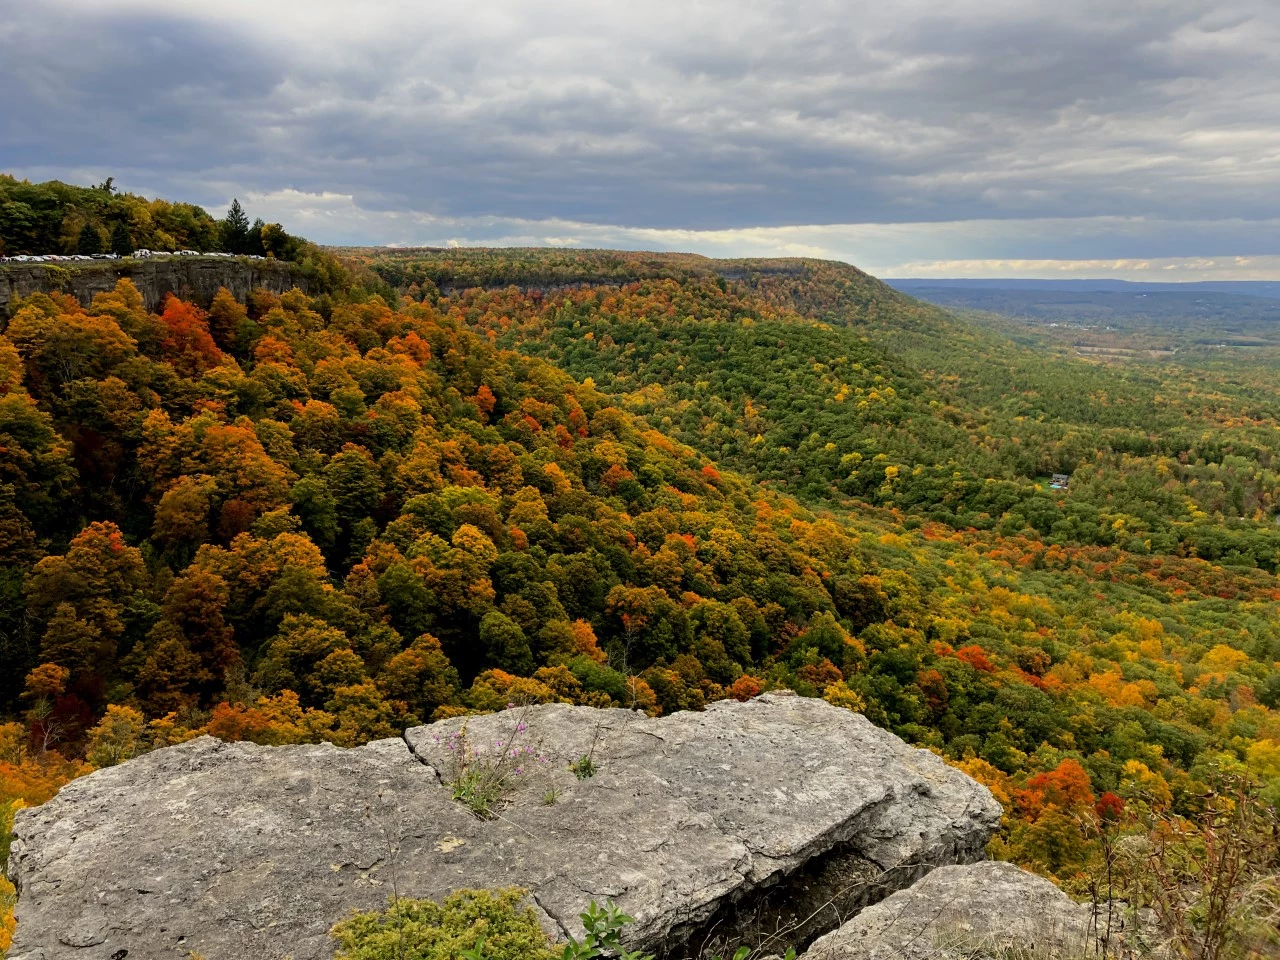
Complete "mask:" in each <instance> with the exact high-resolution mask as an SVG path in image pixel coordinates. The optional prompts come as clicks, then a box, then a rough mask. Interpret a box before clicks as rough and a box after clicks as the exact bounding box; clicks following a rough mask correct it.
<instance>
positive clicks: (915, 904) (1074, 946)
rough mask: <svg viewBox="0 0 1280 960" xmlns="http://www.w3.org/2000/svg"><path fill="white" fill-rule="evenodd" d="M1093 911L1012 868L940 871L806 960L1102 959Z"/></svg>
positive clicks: (992, 864)
mask: <svg viewBox="0 0 1280 960" xmlns="http://www.w3.org/2000/svg"><path fill="white" fill-rule="evenodd" d="M1098 933H1099V931H1098V929H1097V924H1096V923H1095V922H1094V916H1093V911H1092V909H1091V908H1089V907H1087V906H1084V905H1082V904H1078V903H1076V902H1074V901H1073V900H1072V899H1071V898H1070V897H1068V896H1067V895H1066V894H1065V893H1063V892H1062V891H1061V890H1059V889H1058V888H1057V887H1055V886H1054V885H1053V884H1052V883H1050V882H1049V881H1048V880H1046V879H1044V877H1038V876H1036V875H1035V874H1033V873H1027V872H1026V871H1025V870H1022V869H1020V868H1018V867H1015V866H1014V865H1013V864H1011V863H999V862H996V861H987V862H985V863H977V864H973V865H969V866H947V867H939V868H938V869H937V870H934V871H932V872H931V873H929V874H928V876H926V877H925V878H924V879H923V880H921V881H920V882H918V883H917V884H915V885H914V886H912V887H909V888H908V889H905V890H899V891H898V892H897V893H894V894H893V895H892V896H890V897H888V898H886V899H884V900H882V901H880V902H879V903H877V904H876V905H875V906H873V907H869V908H867V909H866V910H864V911H863V912H862V913H860V914H858V915H857V916H856V917H854V918H853V919H852V920H850V921H849V922H848V923H846V924H844V925H843V926H841V927H840V928H839V929H837V930H835V931H833V932H832V933H829V934H827V935H826V936H824V937H822V938H820V939H819V940H818V941H817V942H816V943H814V944H813V946H812V947H811V948H810V949H809V951H808V952H807V953H805V954H804V956H803V958H802V960H975V958H978V957H988V956H1006V955H1007V953H1008V951H1009V950H1010V949H1014V950H1017V951H1021V952H1020V953H1019V955H1022V952H1026V953H1031V952H1034V953H1035V955H1036V956H1045V957H1048V956H1079V957H1085V956H1090V957H1091V956H1094V954H1095V947H1096V946H1097V939H1098Z"/></svg>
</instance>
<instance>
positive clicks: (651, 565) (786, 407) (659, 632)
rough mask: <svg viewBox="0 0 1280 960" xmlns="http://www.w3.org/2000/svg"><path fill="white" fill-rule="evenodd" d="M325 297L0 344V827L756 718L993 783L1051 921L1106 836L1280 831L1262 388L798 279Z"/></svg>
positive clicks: (688, 265) (1008, 834)
mask: <svg viewBox="0 0 1280 960" xmlns="http://www.w3.org/2000/svg"><path fill="white" fill-rule="evenodd" d="M346 255H347V257H348V258H349V262H350V264H351V269H352V270H363V269H365V268H367V269H369V270H372V271H374V272H375V273H376V274H377V275H378V276H379V277H380V278H381V280H382V284H381V285H380V286H379V285H378V284H375V283H373V282H372V281H370V282H364V283H360V284H347V285H345V286H344V285H335V289H334V290H333V291H332V292H327V293H326V294H325V295H324V296H322V297H318V298H314V299H313V298H308V297H306V296H304V295H303V294H301V293H299V292H296V291H295V292H292V293H289V294H286V295H284V296H274V295H271V294H266V293H257V294H254V295H253V296H251V297H250V299H249V302H248V303H247V304H240V303H237V302H236V301H235V300H234V299H233V298H232V297H231V296H230V295H228V294H225V293H224V294H221V295H219V297H218V298H216V299H215V301H214V302H213V304H212V306H211V307H210V308H209V309H208V310H207V311H205V310H200V309H198V308H196V307H195V306H193V305H191V304H187V303H183V302H182V301H180V300H177V299H170V300H169V301H168V302H167V303H166V305H165V307H164V309H163V310H162V312H161V313H159V314H157V315H152V314H149V313H147V311H145V310H144V309H143V308H142V303H141V300H140V298H139V297H138V295H137V291H136V290H135V289H133V288H132V285H131V284H130V283H129V281H128V280H122V281H121V282H120V284H119V285H118V287H117V288H116V290H115V291H114V292H112V293H108V294H102V295H100V296H98V297H97V298H96V299H95V300H94V301H93V303H92V304H91V305H90V306H87V307H85V306H81V305H80V304H78V303H76V302H75V301H73V300H71V299H69V298H66V297H62V296H60V295H56V294H55V295H52V296H46V295H37V296H34V297H31V298H29V299H28V300H26V301H25V302H23V303H22V304H21V305H20V306H19V307H18V309H17V310H16V312H15V313H14V315H13V317H12V319H11V320H10V321H9V323H8V325H7V327H6V328H5V329H4V331H3V334H2V335H0V448H2V449H3V457H2V458H0V469H2V470H3V476H0V484H3V486H2V487H0V658H2V661H3V663H4V664H5V667H6V669H5V670H4V671H3V672H2V673H0V713H2V714H3V715H4V717H5V718H6V719H7V722H5V723H4V724H3V725H0V810H4V809H8V810H10V811H11V810H12V808H13V805H14V804H15V803H38V802H41V801H42V800H44V799H46V798H47V797H48V796H50V795H51V793H52V792H53V791H55V790H56V789H57V788H58V786H59V785H61V783H63V782H65V781H66V780H67V779H68V778H70V777H73V776H76V775H79V774H81V773H83V772H85V771H87V770H89V769H92V768H93V767H96V766H103V765H108V764H112V763H116V762H119V761H120V760H122V759H126V758H127V757H129V756H132V755H134V754H136V753H137V752H140V751H143V750H146V749H151V748H154V747H157V746H162V745H165V744H168V743H174V742H179V741H181V740H183V739H186V738H189V737H193V736H196V735H199V734H201V733H205V732H208V733H212V734H215V735H217V736H221V737H225V738H228V739H248V740H253V741H256V742H260V743H291V742H303V741H313V740H319V739H325V740H331V741H333V742H336V743H340V744H348V745H349V744H356V743H361V742H365V741H368V740H370V739H375V738H378V737H385V736H389V735H394V734H395V733H396V732H398V731H399V730H402V729H404V728H405V727H406V726H409V725H412V724H417V723H420V722H423V721H426V720H430V719H432V718H438V717H446V716H453V715H457V714H460V713H464V712H466V711H489V710H496V709H502V708H503V707H505V706H506V705H507V704H508V703H512V702H545V701H556V700H563V701H569V702H575V703H588V704H601V705H604V704H616V705H620V706H627V707H635V708H639V709H643V710H646V711H648V712H650V713H652V714H658V713H663V712H670V711H674V710H680V709H698V708H699V707H701V706H703V705H704V704H705V703H707V702H708V701H710V700H713V699H717V698H722V697H738V698H743V699H745V698H749V697H751V696H753V695H755V694H757V693H759V692H761V691H763V690H765V689H770V688H776V687H789V688H791V689H794V690H796V691H798V692H800V693H802V694H804V695H807V696H823V697H825V698H826V699H827V700H829V701H831V702H833V703H835V704H838V705H840V706H844V707H847V708H850V709H854V710H858V711H860V712H863V713H865V714H866V715H867V716H868V717H869V718H870V719H872V720H873V721H875V722H876V723H878V724H880V725H882V726H885V727H888V728H889V729H891V730H894V731H895V732H897V733H899V734H900V735H902V736H904V737H906V738H907V739H909V740H911V741H913V742H915V743H918V744H921V745H924V746H928V747H931V748H933V749H936V750H938V751H939V752H941V753H942V754H943V755H944V756H946V757H947V758H949V759H950V760H951V761H953V762H955V763H956V764H958V765H960V766H961V767H962V768H964V769H965V770H967V771H968V772H970V773H971V774H973V775H974V776H976V777H978V778H979V779H981V780H982V781H983V782H985V783H987V784H988V785H990V786H991V787H992V789H993V791H994V792H995V793H996V795H997V797H998V798H999V799H1000V800H1001V802H1002V803H1004V804H1005V806H1006V809H1007V811H1008V813H1009V817H1008V820H1007V827H1006V829H1005V831H1004V832H1003V834H1002V836H1001V838H1000V839H999V840H998V841H997V852H998V853H999V854H1000V855H1002V856H1007V857H1010V858H1013V859H1016V860H1018V861H1019V862H1022V863H1024V864H1027V865H1030V866H1033V867H1035V868H1037V869H1039V870H1041V871H1043V872H1046V873H1048V874H1051V875H1054V876H1057V877H1058V878H1059V879H1061V880H1063V881H1064V882H1067V883H1071V882H1073V881H1074V880H1075V879H1076V878H1078V877H1079V876H1080V875H1082V873H1083V871H1085V869H1086V867H1087V865H1088V863H1089V861H1090V858H1091V857H1093V856H1094V855H1095V854H1096V852H1097V837H1096V834H1095V832H1094V831H1092V830H1091V829H1090V828H1089V823H1090V822H1096V821H1097V820H1098V819H1099V818H1115V817H1118V816H1120V815H1122V814H1124V813H1126V812H1129V813H1132V812H1135V811H1142V810H1155V811H1159V812H1161V813H1166V814H1170V815H1183V816H1192V815H1194V814H1196V813H1197V812H1198V810H1199V809H1200V805H1201V803H1202V802H1203V797H1204V795H1205V793H1206V791H1207V790H1208V788H1209V786H1210V785H1211V784H1213V783H1215V782H1216V781H1217V779H1218V778H1220V777H1221V776H1223V775H1224V774H1235V775H1239V776H1242V777H1246V778H1250V779H1252V780H1253V781H1254V783H1255V784H1256V786H1257V787H1258V788H1259V789H1261V790H1263V791H1265V792H1266V794H1265V795H1267V796H1269V797H1270V798H1271V799H1272V800H1274V799H1275V798H1276V796H1277V795H1278V794H1280V720H1277V715H1276V712H1275V711H1276V708H1277V707H1280V670H1278V669H1277V660H1280V617H1278V614H1280V582H1278V581H1277V580H1276V576H1275V572H1276V564H1277V561H1278V560H1280V537H1278V533H1280V531H1278V528H1276V526H1275V524H1274V522H1273V518H1274V514H1275V512H1276V505H1277V496H1280V478H1278V477H1277V473H1276V468H1275V464H1274V461H1273V459H1272V458H1273V456H1274V453H1275V451H1276V445H1277V443H1280V441H1278V440H1277V439H1276V438H1277V437H1278V436H1280V431H1277V430H1276V426H1277V424H1276V422H1275V394H1274V387H1268V386H1267V384H1266V379H1265V377H1263V376H1261V375H1260V374H1259V375H1256V376H1249V375H1244V376H1238V377H1226V376H1223V375H1221V374H1220V373H1218V372H1215V371H1214V370H1211V369H1208V368H1205V369H1198V370H1176V369H1173V368H1169V367H1162V366H1158V365H1152V366H1143V367H1134V368H1132V369H1130V368H1124V369H1117V368H1113V367H1105V366H1097V365H1091V364H1085V363H1083V362H1077V361H1069V360H1066V359H1063V358H1061V357H1059V356H1057V355H1055V354H1053V353H1052V352H1050V351H1048V350H1046V349H1044V348H1042V347H1041V346H1040V345H1037V344H1036V343H1033V342H1027V343H1023V344H1015V343H1014V342H1013V341H1012V340H1010V339H1009V338H1008V337H1007V336H1005V335H1004V334H1003V333H1001V332H1000V331H998V330H993V329H989V328H984V327H981V326H979V325H974V324H971V323H967V322H964V321H962V320H959V319H957V318H955V317H952V316H950V315H948V314H946V313H944V312H943V311H941V310H938V309H936V308H932V307H928V306H926V305H923V304H920V303H917V302H916V301H913V300H910V299H909V298H906V297H903V296H902V295H900V294H897V293H894V292H893V291H890V290H888V288H886V287H883V286H882V285H880V284H879V283H878V282H877V281H874V280H873V279H872V278H870V277H867V276H866V275H865V274H862V273H860V272H858V271H856V270H853V269H852V268H847V267H845V266H844V265H835V264H827V263H820V262H816V261H782V262H768V261H765V262H761V261H729V262H717V261H707V260H704V259H702V258H694V257H682V256H681V257H666V256H662V255H654V254H616V253H610V252H590V251H585V252H584V251H551V252H536V251H514V252H508V251H453V250H450V251H409V252H397V253H390V254H383V253H378V252H367V251H366V252H364V253H359V252H356V251H346ZM362 276H367V275H366V274H362ZM375 287H376V288H377V289H378V290H379V291H380V292H379V293H377V294H375V293H373V292H372V290H373V289H374V288H375ZM393 288H394V289H393ZM1055 472H1067V473H1071V474H1072V482H1071V487H1070V490H1068V491H1065V492H1063V491H1050V490H1048V489H1047V485H1046V484H1045V482H1044V481H1045V480H1046V479H1047V477H1046V475H1047V474H1050V473H1055ZM10 815H11V814H10ZM5 836H7V834H4V835H0V841H3V839H4V837H5ZM2 852H3V851H2V850H0V853H2Z"/></svg>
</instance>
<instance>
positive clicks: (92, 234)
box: [76, 223, 102, 253]
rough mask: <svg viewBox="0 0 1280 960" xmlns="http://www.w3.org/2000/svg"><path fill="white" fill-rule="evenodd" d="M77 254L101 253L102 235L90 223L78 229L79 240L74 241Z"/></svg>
mask: <svg viewBox="0 0 1280 960" xmlns="http://www.w3.org/2000/svg"><path fill="white" fill-rule="evenodd" d="M76 252H77V253H101V252H102V234H100V233H99V232H98V228H97V227H95V226H94V225H93V224H92V223H86V224H85V225H84V226H83V227H82V228H81V229H80V239H79V240H77V241H76Z"/></svg>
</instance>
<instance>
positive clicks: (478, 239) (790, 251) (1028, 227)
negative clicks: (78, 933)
mask: <svg viewBox="0 0 1280 960" xmlns="http://www.w3.org/2000/svg"><path fill="white" fill-rule="evenodd" d="M246 204H247V206H248V207H249V209H250V210H251V211H252V212H254V213H255V215H261V216H263V217H265V218H266V219H268V220H279V221H280V222H283V223H287V224H291V225H294V229H297V230H298V231H299V232H301V233H304V234H306V235H308V236H311V237H313V238H315V239H317V240H320V241H322V242H327V243H332V244H337V245H384V246H391V247H431V246H434V247H438V246H509V247H516V246H519V247H524V246H553V247H566V246H569V247H573V246H576V247H615V248H621V249H631V250H671V251H682V252H691V253H701V254H704V255H706V256H711V257H817V258H821V259H828V260H842V261H845V262H848V263H853V264H856V265H857V266H859V267H861V268H863V269H865V270H868V271H870V272H871V273H874V274H877V275H879V276H889V277H1000V276H1010V277H1028V278H1030V277H1041V278H1054V277H1064V276H1075V277H1090V278H1093V277H1115V278H1123V279H1132V280H1139V279H1149V280H1161V281H1168V280H1210V279H1216V280H1267V279H1276V278H1280V255H1274V256H1273V255H1266V254H1258V255H1229V256H1225V255H1224V256H1198V257H1154V258H1152V257H1139V256H1132V255H1130V256H1116V257H1112V258H1097V257H1091V258H1084V257H1081V258H1073V259H1067V258H1052V257H1041V258H1036V259H1029V258H1025V257H1018V256H1016V255H1014V254H1013V253H1011V252H1006V253H1005V254H1004V255H994V256H987V257H981V258H975V257H966V256H963V253H964V252H965V251H972V250H974V249H979V250H984V249H985V250H995V249H1004V250H1006V251H1015V250H1019V249H1027V248H1028V247H1033V246H1037V245H1041V246H1044V245H1058V246H1062V245H1065V244H1070V245H1072V246H1075V247H1080V248H1084V249H1088V248H1097V247H1102V246H1108V245H1117V244H1120V245H1125V246H1128V247H1131V248H1133V249H1141V248H1144V247H1151V246H1154V245H1155V243H1156V240H1157V238H1158V237H1160V236H1162V235H1167V234H1168V233H1169V232H1170V231H1179V232H1183V233H1186V232H1194V233H1196V234H1197V235H1200V236H1204V237H1210V238H1214V237H1218V238H1230V237H1232V236H1234V235H1235V233H1236V232H1237V231H1238V230H1239V229H1240V227H1241V224H1240V223H1239V222H1238V221H1202V222H1197V223H1185V222H1184V223H1167V222H1161V221H1147V220H1141V219H1126V218H1117V217H1099V218H1074V219H1058V220H1035V221H1029V220H1023V221H1005V220H967V221H954V222H948V223H930V222H925V223H861V224H813V225H798V226H787V227H742V228H732V229H724V230H693V229H661V228H651V227H650V228H646V227H627V226H622V225H615V224H592V223H584V222H581V221H570V220H564V219H546V220H531V219H521V218H501V217H441V216H436V215H432V214H429V213H423V212H419V211H386V212H380V211H374V210H366V209H363V208H361V207H360V206H359V204H358V203H357V202H356V200H355V198H354V197H352V196H350V195H344V194H337V193H324V194H307V193H303V192H300V191H297V190H281V191H276V192H273V193H266V194H250V195H249V196H248V197H247V198H246ZM1254 226H1255V227H1256V229H1257V231H1258V232H1259V233H1260V235H1261V236H1260V239H1262V240H1264V241H1266V239H1267V238H1271V240H1272V241H1277V246H1276V248H1277V249H1280V221H1269V222H1266V223H1263V224H1259V225H1254ZM1046 237H1048V238H1052V239H1051V240H1049V241H1045V240H1044V239H1043V238H1046ZM1213 242H1224V241H1221V240H1214V241H1213ZM921 252H923V253H924V254H925V256H923V257H921V256H919V255H918V254H919V253H921Z"/></svg>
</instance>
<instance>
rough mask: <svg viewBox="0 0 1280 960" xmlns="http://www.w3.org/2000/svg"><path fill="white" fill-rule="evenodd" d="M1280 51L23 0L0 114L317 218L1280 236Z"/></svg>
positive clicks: (860, 7)
mask: <svg viewBox="0 0 1280 960" xmlns="http://www.w3.org/2000/svg"><path fill="white" fill-rule="evenodd" d="M68 49H74V50H76V52H77V53H76V56H74V57H68V56H67V55H66V53H65V51H66V50H68ZM1277 49H1280V6H1278V5H1277V4H1276V3H1275V2H1274V0H1214V2H1210V0H1150V2H1147V0H1141V2H1136V3H1129V4H1121V5H1117V4H1115V3H1114V2H1113V0H1075V2H1071V3H1062V2H1061V0H949V2H948V3H945V4H939V3H937V2H936V0H899V2H896V3H883V2H880V0H700V2H698V3H688V2H686V0H651V2H649V3H645V4H642V5H638V4H609V3H600V2H598V0H553V2H543V3H536V4H535V3H531V2H528V0H471V2H469V3H466V4H433V5H429V6H426V7H424V6H423V5H422V4H420V3H413V2H409V0H371V2H367V3H362V4H358V5H352V4H351V3H349V2H345V0H344V2H338V0H307V2H301V0H270V2H262V0H219V2H217V3H209V2H207V0H43V2H42V3H40V4H28V5H26V6H15V8H14V9H13V10H12V11H10V10H6V15H5V18H4V22H3V23H0V87H3V88H5V89H6V90H8V91H9V92H10V93H9V96H8V98H7V100H6V111H4V112H3V114H0V142H3V143H5V145H6V154H7V156H6V163H7V164H9V165H11V168H17V169H18V170H19V171H22V172H26V171H41V172H42V173H43V174H44V175H46V176H48V175H53V176H66V177H69V178H70V177H74V178H75V179H78V180H81V181H84V180H85V179H86V178H87V177H89V176H91V177H93V178H95V179H101V177H103V176H106V175H110V174H115V175H116V176H117V181H118V182H119V183H120V184H121V185H122V186H124V187H126V188H135V189H147V190H152V191H155V192H157V193H160V194H163V195H168V196H172V197H177V198H182V199H190V200H193V201H196V202H202V203H205V204H207V205H210V206H215V207H216V206H218V205H221V204H223V203H225V202H226V201H227V200H228V199H229V198H230V197H231V196H239V197H240V198H241V199H242V200H245V199H247V198H248V197H249V195H252V197H253V199H252V200H251V206H252V205H253V204H257V205H258V208H257V209H251V211H250V212H251V213H252V214H254V215H259V214H260V215H262V216H264V217H268V218H270V219H279V220H281V221H282V222H284V223H285V224H286V225H287V226H289V227H290V228H292V229H294V230H296V231H298V232H300V233H303V234H304V235H310V236H313V237H315V238H316V239H320V240H324V241H331V242H363V243H372V242H382V243H394V244H410V243H444V242H450V241H452V242H458V243H470V242H507V241H510V242H522V243H543V244H555V245H572V244H581V245H592V246H596V245H619V246H631V247H635V246H653V247H658V248H660V249H694V250H701V251H704V252H709V253H721V254H751V255H768V254H786V253H796V254H799V253H803V254H806V255H814V256H828V257H833V258H838V259H845V260H851V261H854V262H857V263H858V264H859V265H861V266H864V267H867V268H868V269H871V270H873V271H879V272H890V273H896V274H898V275H901V273H902V271H904V270H906V269H908V268H911V269H914V268H916V266H917V265H927V264H934V265H936V269H952V268H953V267H951V266H947V265H949V264H950V265H957V266H954V269H973V270H986V269H988V267H985V266H977V264H990V263H994V262H1001V263H1008V264H1010V266H1009V267H1008V269H1010V270H1014V269H1017V270H1023V269H1050V268H1048V267H1043V268H1042V267H1022V266H1015V264H1023V263H1041V262H1049V261H1053V262H1058V263H1089V262H1093V261H1097V262H1100V263H1101V262H1106V263H1112V262H1115V261H1124V262H1125V263H1130V262H1137V261H1144V260H1172V261H1176V262H1177V263H1179V264H1182V266H1179V267H1177V268H1176V269H1178V270H1190V269H1195V268H1193V267H1191V266H1190V264H1191V263H1193V262H1194V261H1193V260H1188V259H1187V258H1197V257H1199V258H1208V260H1211V261H1212V262H1213V264H1215V266H1204V267H1203V268H1202V269H1205V270H1216V269H1219V267H1218V266H1216V264H1218V263H1219V262H1220V261H1219V259H1217V258H1222V257H1224V256H1226V255H1236V254H1239V255H1248V256H1261V255H1266V254H1271V253H1277V252H1280V228H1278V227H1277V220H1280V192H1278V191H1276V190H1275V189H1274V186H1275V184H1276V183H1277V182H1280V121H1278V120H1277V118H1278V117H1280V70H1277V69H1276V67H1277V55H1276V53H1275V51H1276V50H1277ZM1206 262H1207V261H1206ZM1221 262H1225V261H1221ZM959 264H970V265H973V266H964V267H962V266H958V265H959ZM934 268H935V267H927V268H926V266H920V267H919V269H920V270H925V269H934ZM1054 269H1056V268H1054ZM1064 269H1065V268H1064ZM1117 269H1124V270H1134V269H1138V268H1137V267H1134V266H1124V267H1120V268H1117Z"/></svg>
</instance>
